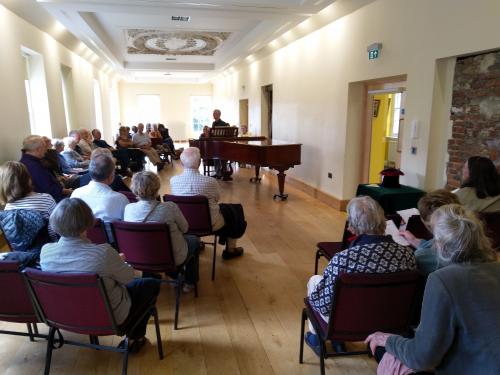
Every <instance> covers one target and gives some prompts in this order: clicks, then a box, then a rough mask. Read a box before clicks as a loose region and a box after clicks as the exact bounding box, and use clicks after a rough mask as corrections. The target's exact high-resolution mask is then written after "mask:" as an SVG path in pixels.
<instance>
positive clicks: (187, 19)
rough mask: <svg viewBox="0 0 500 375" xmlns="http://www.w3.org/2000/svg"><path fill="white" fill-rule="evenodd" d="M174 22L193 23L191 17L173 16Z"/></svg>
mask: <svg viewBox="0 0 500 375" xmlns="http://www.w3.org/2000/svg"><path fill="white" fill-rule="evenodd" d="M172 21H179V22H189V21H191V17H190V16H172Z"/></svg>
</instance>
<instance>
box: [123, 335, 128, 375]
mask: <svg viewBox="0 0 500 375" xmlns="http://www.w3.org/2000/svg"><path fill="white" fill-rule="evenodd" d="M127 370H128V337H127V336H125V351H124V352H123V365H122V375H127Z"/></svg>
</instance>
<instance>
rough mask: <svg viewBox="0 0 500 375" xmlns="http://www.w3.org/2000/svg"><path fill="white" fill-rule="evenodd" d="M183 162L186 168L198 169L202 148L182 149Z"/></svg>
mask: <svg viewBox="0 0 500 375" xmlns="http://www.w3.org/2000/svg"><path fill="white" fill-rule="evenodd" d="M181 162H182V165H183V166H184V167H185V168H193V169H198V167H199V166H200V162H201V155H200V149H199V148H198V147H188V148H185V149H184V151H182V154H181Z"/></svg>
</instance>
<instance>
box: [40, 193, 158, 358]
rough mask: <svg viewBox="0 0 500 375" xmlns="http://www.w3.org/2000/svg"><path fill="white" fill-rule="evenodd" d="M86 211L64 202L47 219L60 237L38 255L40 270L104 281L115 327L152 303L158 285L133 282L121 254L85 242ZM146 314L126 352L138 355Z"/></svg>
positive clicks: (88, 221)
mask: <svg viewBox="0 0 500 375" xmlns="http://www.w3.org/2000/svg"><path fill="white" fill-rule="evenodd" d="M94 220H95V219H94V215H92V211H91V209H90V207H89V206H88V205H87V204H85V202H84V201H82V200H81V199H75V198H69V199H64V200H63V201H62V202H60V203H59V204H58V205H57V207H56V208H55V210H54V212H53V213H52V215H51V216H50V223H51V225H52V227H53V228H54V229H55V231H56V232H57V233H58V234H59V235H60V236H61V238H60V239H59V241H58V242H56V243H52V244H47V245H45V246H44V247H43V248H42V252H41V254H40V267H41V269H42V271H48V272H64V273H67V272H89V273H96V274H98V275H99V276H101V277H102V278H103V279H104V287H105V289H106V292H107V295H108V298H109V302H110V305H111V309H112V311H113V315H114V317H115V319H116V323H117V324H122V323H123V322H125V320H126V319H127V317H128V316H129V315H131V316H134V315H135V314H136V313H137V311H140V309H142V308H143V306H144V304H148V303H150V302H152V301H154V302H156V298H157V297H158V293H159V292H160V281H159V280H156V279H151V278H134V270H133V269H132V267H130V266H129V265H128V264H127V263H125V262H124V256H123V254H118V252H117V251H116V250H115V249H113V248H112V247H111V245H109V244H101V245H96V244H93V243H91V242H90V241H89V240H88V239H87V238H86V232H87V230H88V229H89V228H91V227H92V226H93V225H94ZM149 318H150V314H146V316H144V317H143V318H142V320H141V321H140V323H138V324H137V325H136V326H135V328H133V330H132V331H130V332H127V333H128V336H129V338H130V340H131V342H129V350H130V351H131V352H133V353H134V352H138V351H139V349H140V348H141V347H142V346H143V345H144V343H145V342H146V338H145V335H146V326H147V324H148V320H149Z"/></svg>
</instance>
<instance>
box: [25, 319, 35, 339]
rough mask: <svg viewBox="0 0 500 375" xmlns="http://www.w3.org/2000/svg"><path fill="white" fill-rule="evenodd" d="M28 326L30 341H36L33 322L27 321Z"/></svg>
mask: <svg viewBox="0 0 500 375" xmlns="http://www.w3.org/2000/svg"><path fill="white" fill-rule="evenodd" d="M26 327H27V328H28V336H29V338H30V341H32V342H33V341H35V337H34V336H33V329H32V328H31V323H26Z"/></svg>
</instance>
